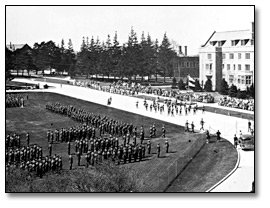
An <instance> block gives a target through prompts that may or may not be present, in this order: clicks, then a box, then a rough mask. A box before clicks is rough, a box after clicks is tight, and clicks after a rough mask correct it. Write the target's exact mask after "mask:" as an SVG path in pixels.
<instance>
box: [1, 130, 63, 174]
mask: <svg viewBox="0 0 270 208" xmlns="http://www.w3.org/2000/svg"><path fill="white" fill-rule="evenodd" d="M25 139H26V145H27V146H23V147H21V140H20V136H19V135H18V134H16V133H14V134H13V135H9V134H8V135H7V137H6V165H7V167H10V166H16V167H20V169H22V170H27V171H29V172H33V173H36V175H37V176H38V177H40V178H42V177H43V175H44V174H45V173H46V172H49V171H60V170H61V169H62V158H61V156H58V155H56V154H55V155H54V156H51V155H50V156H48V155H47V156H45V157H43V150H42V147H40V146H38V145H36V144H34V145H31V146H30V144H29V143H30V141H29V140H30V136H29V134H28V133H27V134H26V136H25Z"/></svg>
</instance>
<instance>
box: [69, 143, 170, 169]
mask: <svg viewBox="0 0 270 208" xmlns="http://www.w3.org/2000/svg"><path fill="white" fill-rule="evenodd" d="M146 148H147V154H148V155H150V154H151V142H150V140H148V142H147V144H146V147H145V145H144V144H140V145H138V144H137V145H126V146H124V145H120V147H119V148H118V147H115V148H112V147H110V148H109V149H108V150H107V149H104V150H103V151H102V150H101V149H99V150H98V151H91V150H88V151H87V153H86V154H85V156H84V157H85V165H86V167H88V166H89V165H92V166H94V165H95V164H97V163H101V162H102V161H104V160H107V159H111V160H112V161H113V162H117V164H119V165H120V164H121V163H124V164H125V163H127V162H129V163H131V162H136V161H141V160H142V159H143V158H145V155H146ZM160 148H161V147H160V144H159V143H158V144H157V157H160V151H161V149H160ZM165 148H166V153H168V152H169V142H168V140H166V141H165ZM76 155H77V161H78V166H80V165H81V158H82V154H81V153H80V152H77V154H76ZM69 164H70V166H69V167H70V169H72V165H73V157H72V155H71V154H70V155H69Z"/></svg>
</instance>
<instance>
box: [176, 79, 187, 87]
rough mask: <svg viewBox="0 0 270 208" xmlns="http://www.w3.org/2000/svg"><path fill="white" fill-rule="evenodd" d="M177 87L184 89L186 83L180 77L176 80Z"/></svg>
mask: <svg viewBox="0 0 270 208" xmlns="http://www.w3.org/2000/svg"><path fill="white" fill-rule="evenodd" d="M178 88H179V90H186V85H185V84H184V82H183V80H182V79H180V80H179V82H178Z"/></svg>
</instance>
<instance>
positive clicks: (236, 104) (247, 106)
mask: <svg viewBox="0 0 270 208" xmlns="http://www.w3.org/2000/svg"><path fill="white" fill-rule="evenodd" d="M218 104H219V105H221V106H226V107H230V108H239V109H243V110H249V111H254V99H240V98H233V97H229V96H223V97H222V98H220V100H219V102H218Z"/></svg>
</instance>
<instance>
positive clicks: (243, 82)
mask: <svg viewBox="0 0 270 208" xmlns="http://www.w3.org/2000/svg"><path fill="white" fill-rule="evenodd" d="M241 80H242V84H245V76H241Z"/></svg>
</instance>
